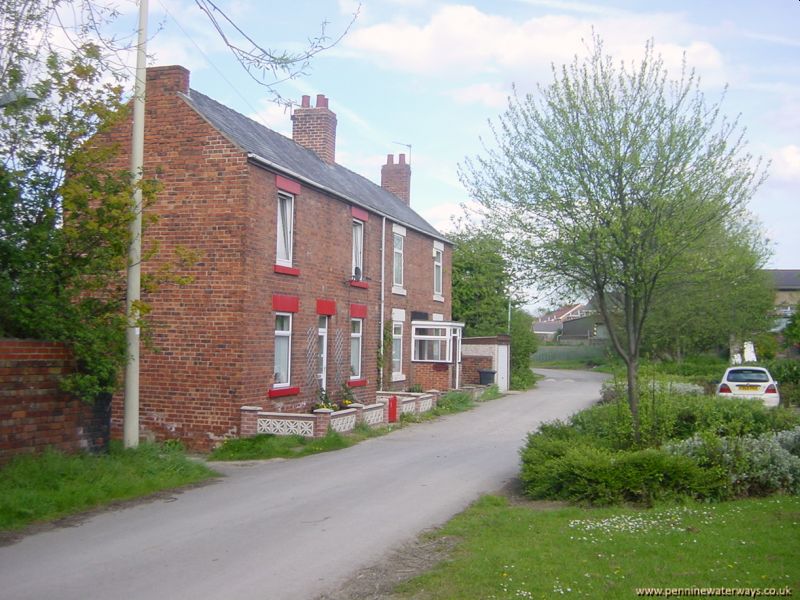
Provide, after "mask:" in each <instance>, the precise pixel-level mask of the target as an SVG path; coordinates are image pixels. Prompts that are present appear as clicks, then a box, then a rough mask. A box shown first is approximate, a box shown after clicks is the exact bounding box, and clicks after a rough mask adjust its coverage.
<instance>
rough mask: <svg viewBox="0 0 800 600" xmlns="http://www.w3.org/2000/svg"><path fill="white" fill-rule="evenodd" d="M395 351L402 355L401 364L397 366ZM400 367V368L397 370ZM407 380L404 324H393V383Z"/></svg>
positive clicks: (400, 322) (395, 322)
mask: <svg viewBox="0 0 800 600" xmlns="http://www.w3.org/2000/svg"><path fill="white" fill-rule="evenodd" d="M395 350H398V354H399V355H400V357H399V360H400V364H399V365H395ZM395 367H399V368H395ZM405 378H406V376H405V374H404V373H403V322H402V321H399V322H398V321H393V322H392V381H403V380H404V379H405Z"/></svg>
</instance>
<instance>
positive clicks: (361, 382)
mask: <svg viewBox="0 0 800 600" xmlns="http://www.w3.org/2000/svg"><path fill="white" fill-rule="evenodd" d="M365 385H367V380H366V379H351V380H349V381H348V382H347V387H363V386H365Z"/></svg>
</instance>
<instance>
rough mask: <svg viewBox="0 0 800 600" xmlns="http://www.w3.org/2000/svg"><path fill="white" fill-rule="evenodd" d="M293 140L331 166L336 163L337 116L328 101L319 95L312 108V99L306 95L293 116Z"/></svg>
mask: <svg viewBox="0 0 800 600" xmlns="http://www.w3.org/2000/svg"><path fill="white" fill-rule="evenodd" d="M292 139H293V140H294V141H295V142H297V143H298V144H300V145H301V146H303V147H305V148H308V149H309V150H311V151H313V152H315V153H316V154H317V156H319V157H320V158H321V159H322V160H323V161H325V162H326V163H328V164H329V165H332V164H335V162H336V114H335V113H333V112H331V110H330V109H329V108H328V99H327V98H326V97H325V95H324V94H317V105H316V106H315V107H313V108H312V106H311V97H310V96H306V95H304V96H303V97H302V101H301V104H300V106H299V107H297V109H295V111H294V114H293V115H292Z"/></svg>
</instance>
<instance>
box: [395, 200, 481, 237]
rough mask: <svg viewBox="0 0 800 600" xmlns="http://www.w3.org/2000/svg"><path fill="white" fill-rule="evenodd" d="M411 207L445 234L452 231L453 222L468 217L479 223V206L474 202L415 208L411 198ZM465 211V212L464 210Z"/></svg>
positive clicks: (446, 203) (447, 203)
mask: <svg viewBox="0 0 800 600" xmlns="http://www.w3.org/2000/svg"><path fill="white" fill-rule="evenodd" d="M411 205H412V207H413V208H414V209H415V210H416V211H417V212H418V213H419V214H420V215H421V216H422V218H423V219H425V220H426V221H427V222H428V223H430V224H431V225H433V226H434V227H435V228H436V229H438V230H439V231H441V232H443V233H445V232H447V231H452V230H453V229H454V220H457V219H459V218H461V217H467V216H469V217H470V219H471V220H472V221H473V222H476V223H477V222H480V221H481V218H480V216H479V215H480V210H481V206H480V205H479V204H478V203H477V202H475V201H474V200H468V201H466V202H463V203H462V202H444V203H442V204H436V205H428V206H417V205H415V204H414V198H413V197H412V198H411ZM465 209H466V210H465Z"/></svg>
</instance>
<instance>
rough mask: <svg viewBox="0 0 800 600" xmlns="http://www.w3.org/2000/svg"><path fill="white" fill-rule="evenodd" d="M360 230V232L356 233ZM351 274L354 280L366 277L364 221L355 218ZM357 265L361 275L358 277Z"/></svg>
mask: <svg viewBox="0 0 800 600" xmlns="http://www.w3.org/2000/svg"><path fill="white" fill-rule="evenodd" d="M356 232H358V234H356ZM352 263H353V264H352V266H351V271H350V273H351V275H352V277H353V279H354V280H358V281H361V280H362V279H364V221H362V220H360V219H353V261H352ZM356 267H358V269H359V275H360V276H359V277H356Z"/></svg>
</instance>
